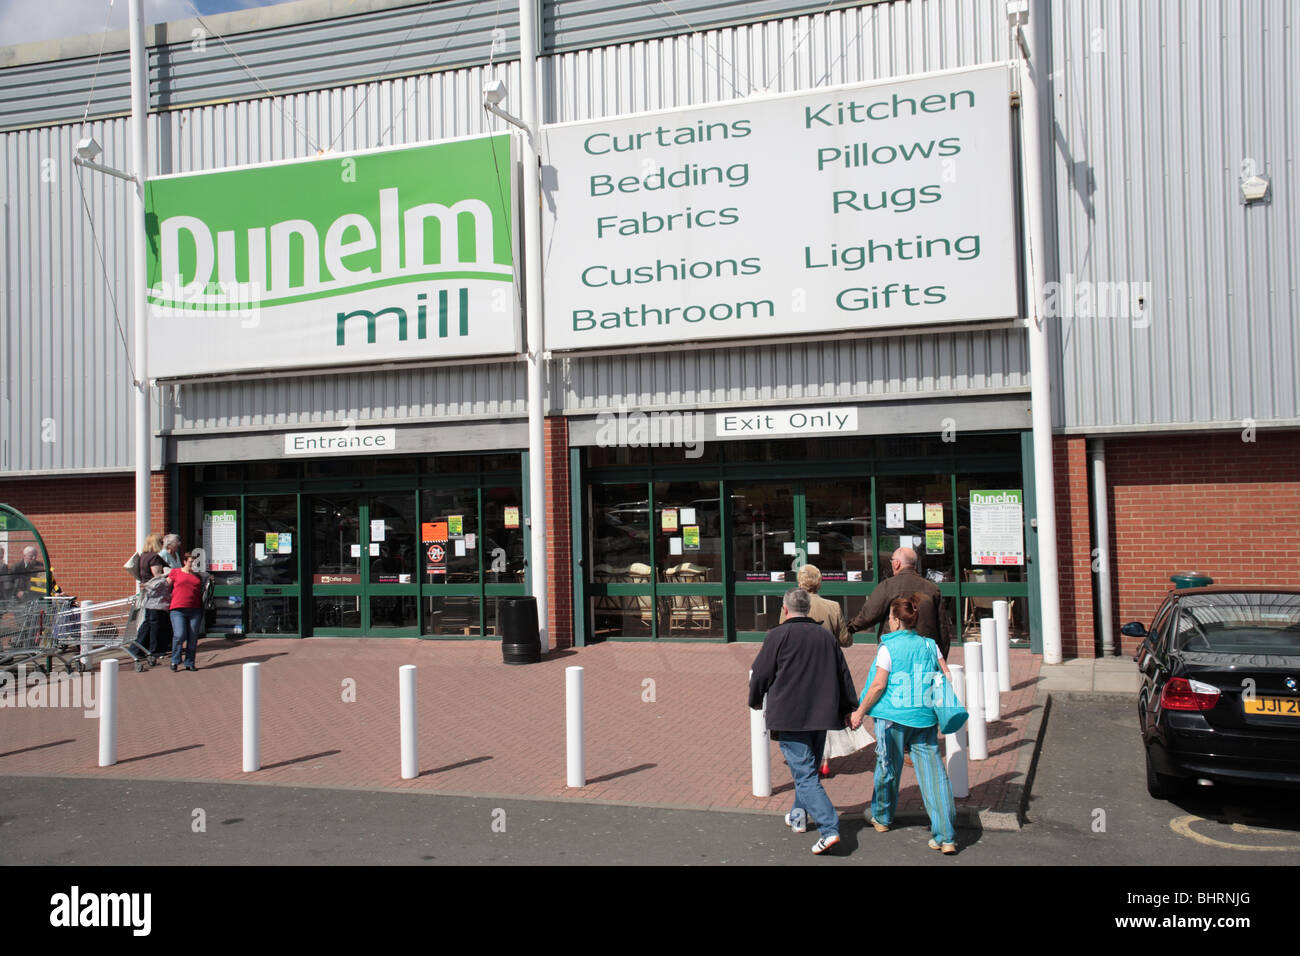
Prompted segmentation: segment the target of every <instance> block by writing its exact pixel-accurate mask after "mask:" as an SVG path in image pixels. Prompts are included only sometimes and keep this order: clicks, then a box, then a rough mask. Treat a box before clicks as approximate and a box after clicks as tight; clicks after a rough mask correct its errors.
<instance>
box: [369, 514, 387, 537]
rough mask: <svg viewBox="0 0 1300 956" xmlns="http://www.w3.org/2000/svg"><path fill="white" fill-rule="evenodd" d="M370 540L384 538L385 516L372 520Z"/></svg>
mask: <svg viewBox="0 0 1300 956" xmlns="http://www.w3.org/2000/svg"><path fill="white" fill-rule="evenodd" d="M370 540H371V541H383V540H384V519H383V518H376V519H375V520H374V521H372V522H370Z"/></svg>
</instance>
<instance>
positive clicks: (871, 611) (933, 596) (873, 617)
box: [849, 548, 952, 659]
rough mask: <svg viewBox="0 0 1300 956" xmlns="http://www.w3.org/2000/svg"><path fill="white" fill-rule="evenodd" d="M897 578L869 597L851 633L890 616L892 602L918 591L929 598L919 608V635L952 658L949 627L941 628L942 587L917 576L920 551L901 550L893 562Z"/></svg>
mask: <svg viewBox="0 0 1300 956" xmlns="http://www.w3.org/2000/svg"><path fill="white" fill-rule="evenodd" d="M890 566H891V567H892V568H893V571H894V576H893V577H889V578H885V580H883V581H881V582H880V583H879V584H878V585H876V589H875V590H874V591H872V592H871V596H870V597H868V598H867V603H866V604H864V605H862V610H861V611H859V612H858V614H857V616H856V617H854V618H853V620H852V621H850V622H849V633H850V634H852V633H854V632H855V631H862V630H866V629H867V628H869V627H873V626H875V625H877V624H879V623H880V622H881V621H884V620H885V619H886V618H888V617H889V602H890V601H892V600H894V598H900V597H911V596H912V595H913V594H915V593H916V592H917V591H920V592H921V593H922V594H924V595H926V596H927V597H929V600H928V601H925V602H923V603H922V604H921V606H920V608H918V609H917V610H918V612H919V614H918V616H917V619H916V633H918V634H920V635H921V636H922V637H928V638H930V640H932V641H934V642H935V643H936V644H938V645H939V653H940V654H941V655H943V657H944V658H945V659H947V657H948V645H949V643H951V640H952V637H951V634H949V633H948V631H949V628H946V627H941V626H940V616H939V585H937V584H935V583H934V582H933V581H931V580H930V579H929V578H925V577H922V576H921V575H919V574H917V573H916V552H915V551H913V550H912V549H911V548H899V549H898V550H897V551H895V552H894V555H893V559H892V560H891V561H890Z"/></svg>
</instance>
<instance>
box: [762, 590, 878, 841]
mask: <svg viewBox="0 0 1300 956" xmlns="http://www.w3.org/2000/svg"><path fill="white" fill-rule="evenodd" d="M810 606H811V605H810V601H809V598H808V592H807V591H805V590H803V589H802V588H792V589H791V590H790V591H787V592H786V595H785V602H784V607H785V614H786V620H785V621H784V622H782V623H781V624H778V625H777V626H776V627H774V628H772V630H770V631H768V632H767V636H766V637H765V638H764V639H763V649H762V650H761V651H759V652H758V657H756V658H755V659H754V672H753V675H752V676H751V677H750V679H749V706H750V707H751V708H753V709H755V710H757V709H759V708H761V707H762V706H763V695H764V694H766V695H767V727H768V730H769V731H771V733H772V739H773V740H776V741H778V742H779V743H780V745H781V754H782V756H784V757H785V762H786V763H787V764H788V765H789V767H790V774H791V776H793V777H794V808H793V809H792V810H791V811H790V812H789V813H788V814H786V817H785V822H786V823H787V824H789V825H790V826H791V827H792V828H793V829H794V831H795V832H796V833H803V832H804V830H805V829H806V827H807V825H812V826H816V827H817V828H818V829H819V830H821V839H820V840H818V841H817V842H816V843H815V844H814V845H813V848H812V851H813V852H814V853H824V852H825V851H826V850H828V849H830V848H831V847H833V846H834V845H835V844H837V843H839V842H840V820H839V816H838V815H837V814H836V813H835V805H834V804H832V803H831V799H830V797H828V796H827V795H826V791H825V790H824V789H823V788H822V785H821V781H820V780H819V779H818V778H817V762H818V760H820V759H821V754H822V749H823V748H824V746H825V744H826V731H828V730H837V729H839V728H841V727H843V726H844V721H845V717H846V716H847V715H848V714H849V713H851V712H852V711H853V709H854V707H855V706H856V705H857V700H858V695H857V692H856V691H855V690H854V688H853V675H852V674H850V673H849V665H848V663H847V662H846V661H845V660H844V652H843V651H842V650H840V646H839V644H838V643H837V642H836V640H835V638H834V637H833V636H831V633H830V631H828V630H826V628H824V627H822V626H821V625H820V624H818V623H817V622H816V621H814V620H813V619H812V618H810V617H809V616H808V611H809V608H810ZM813 821H816V822H815V823H814V822H813Z"/></svg>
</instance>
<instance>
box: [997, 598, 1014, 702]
mask: <svg viewBox="0 0 1300 956" xmlns="http://www.w3.org/2000/svg"><path fill="white" fill-rule="evenodd" d="M993 624H994V628H995V630H996V631H997V637H998V690H999V691H1001V692H1002V693H1004V694H1009V693H1011V606H1010V605H1009V604H1007V602H1006V601H994V602H993Z"/></svg>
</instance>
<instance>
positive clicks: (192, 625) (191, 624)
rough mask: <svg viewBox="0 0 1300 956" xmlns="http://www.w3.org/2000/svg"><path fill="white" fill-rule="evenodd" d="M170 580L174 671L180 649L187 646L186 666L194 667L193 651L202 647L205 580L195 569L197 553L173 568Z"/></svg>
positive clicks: (177, 663)
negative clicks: (200, 628) (200, 632)
mask: <svg viewBox="0 0 1300 956" xmlns="http://www.w3.org/2000/svg"><path fill="white" fill-rule="evenodd" d="M167 579H168V580H169V581H171V584H172V601H171V618H172V670H176V668H177V667H178V666H179V665H180V663H181V648H182V647H184V649H185V669H186V670H187V671H193V670H198V668H197V667H195V666H194V653H195V651H197V650H198V646H199V623H200V621H201V620H202V619H203V579H202V578H201V577H200V576H199V572H197V571H195V570H194V555H192V554H189V553H188V552H187V553H186V554H185V555H184V557H183V558H182V563H181V566H180V567H179V568H173V569H172V571H171V573H170V574H169V575H168V577H167Z"/></svg>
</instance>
